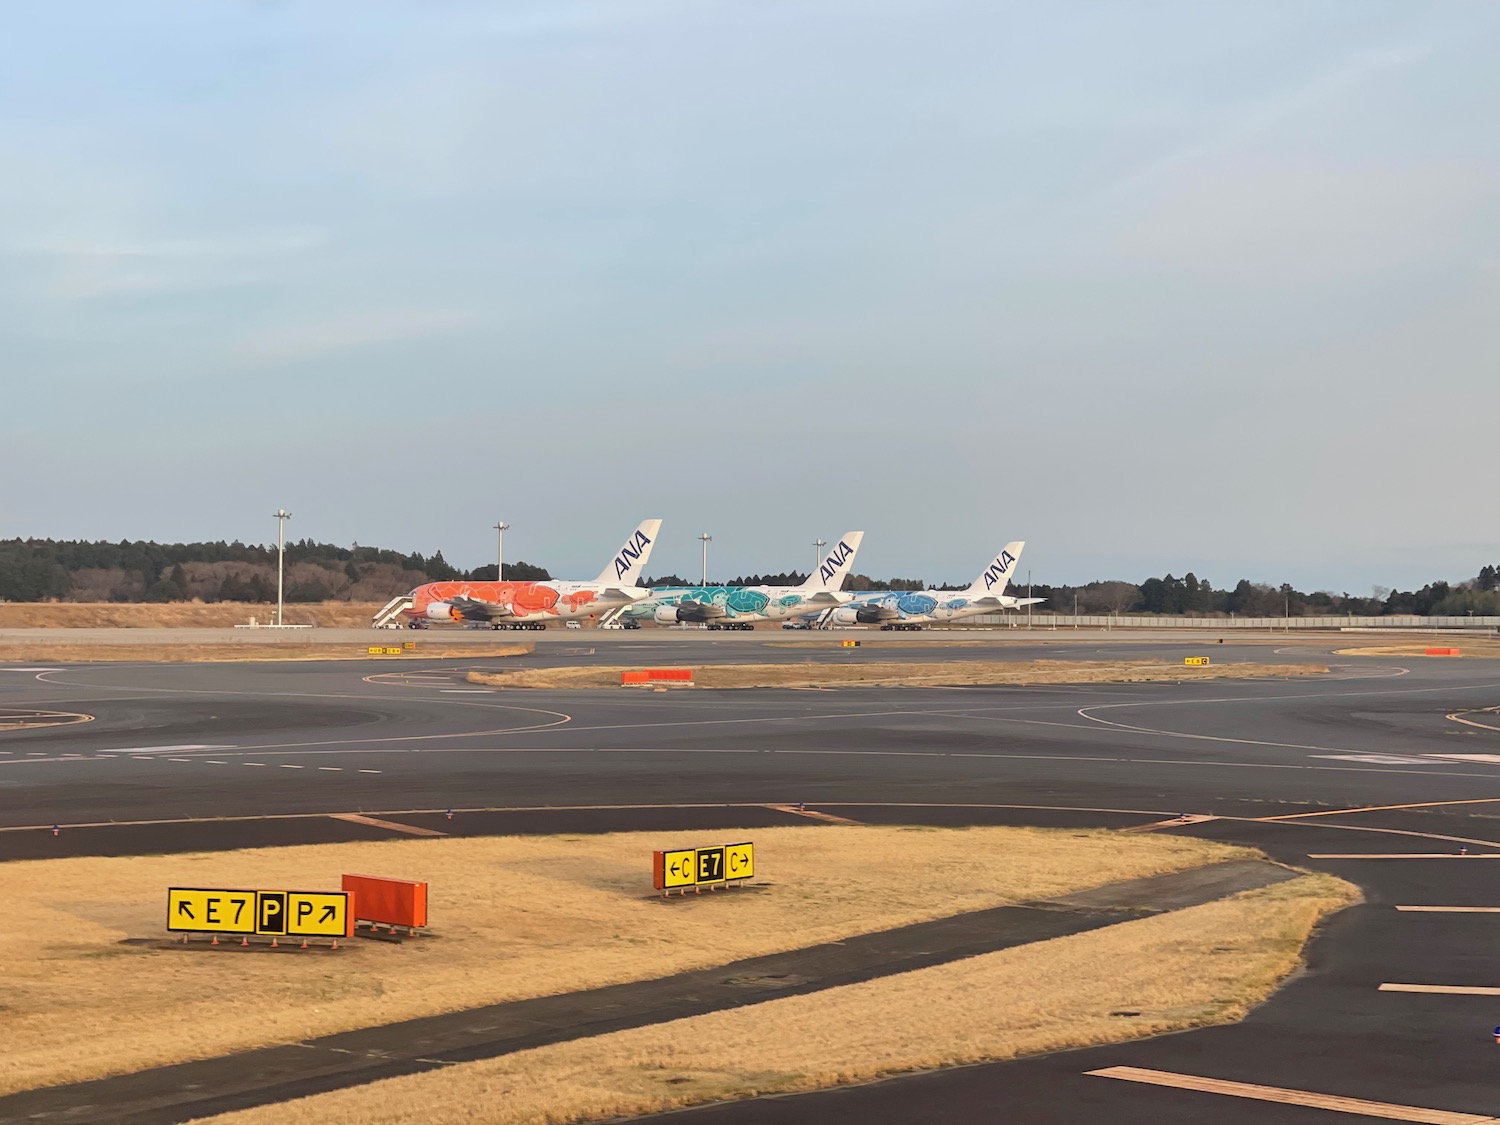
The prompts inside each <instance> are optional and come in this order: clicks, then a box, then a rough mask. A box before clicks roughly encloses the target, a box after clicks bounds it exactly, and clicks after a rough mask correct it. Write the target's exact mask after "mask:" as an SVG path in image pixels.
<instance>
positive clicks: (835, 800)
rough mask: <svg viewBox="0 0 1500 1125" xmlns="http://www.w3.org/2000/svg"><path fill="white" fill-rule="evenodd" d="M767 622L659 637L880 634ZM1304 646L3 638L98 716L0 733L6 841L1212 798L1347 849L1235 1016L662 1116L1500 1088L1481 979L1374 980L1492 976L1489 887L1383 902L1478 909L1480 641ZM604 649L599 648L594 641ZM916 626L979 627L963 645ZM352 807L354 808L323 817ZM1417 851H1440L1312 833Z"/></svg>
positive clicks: (1485, 739)
mask: <svg viewBox="0 0 1500 1125" xmlns="http://www.w3.org/2000/svg"><path fill="white" fill-rule="evenodd" d="M587 639H588V638H585V639H584V640H587ZM772 639H773V638H771V637H760V636H758V635H757V636H756V637H754V638H753V639H752V638H751V637H739V638H729V637H724V638H717V639H715V640H712V641H711V640H709V639H708V638H706V637H705V638H702V639H701V640H700V639H697V638H683V639H682V640H683V642H684V643H683V644H682V645H681V646H680V647H679V648H676V649H673V650H671V651H672V652H673V655H674V657H675V658H676V659H677V660H683V661H686V660H694V661H696V660H700V659H712V658H717V657H724V658H731V657H732V658H733V659H741V660H743V659H746V658H747V654H748V658H749V659H782V658H783V657H790V658H792V659H796V660H802V659H809V658H812V659H819V660H840V659H850V658H852V659H858V660H863V659H869V658H871V656H870V653H871V650H873V649H877V647H884V646H873V645H872V646H870V647H869V648H868V649H867V648H865V647H864V646H862V647H861V648H860V649H857V650H840V649H836V648H835V647H834V645H833V644H829V645H828V646H827V647H826V648H825V647H815V648H790V649H784V648H775V649H773V648H769V647H768V645H767V642H769V641H771V640H772ZM782 639H783V638H782V637H779V636H778V637H774V640H775V641H781V640H782ZM564 640H565V638H563V637H559V638H557V643H555V644H548V645H547V646H539V648H538V651H537V653H536V654H534V655H533V656H532V657H528V658H523V659H524V660H525V661H527V662H531V663H535V664H541V663H547V664H553V663H555V664H565V663H568V662H572V661H579V662H584V661H591V660H597V659H600V649H601V648H602V647H603V646H595V645H591V644H588V643H578V641H577V639H576V638H568V640H572V641H573V643H571V644H567V643H563V642H564ZM1110 641H1111V638H1097V639H1089V640H1088V642H1087V643H1088V644H1095V643H1097V648H1098V649H1099V650H1100V651H1099V653H1098V655H1099V656H1101V657H1103V656H1119V655H1132V654H1133V653H1135V652H1137V651H1140V652H1147V651H1149V653H1150V654H1151V655H1153V656H1165V657H1169V658H1176V657H1177V656H1178V655H1181V654H1196V653H1199V652H1203V651H1205V650H1207V648H1208V646H1206V645H1205V644H1204V642H1203V641H1202V640H1198V639H1196V638H1192V639H1185V640H1182V641H1175V640H1171V641H1164V640H1161V639H1157V640H1153V641H1139V640H1130V641H1127V642H1124V643H1122V644H1118V645H1116V644H1112V643H1110ZM726 642H729V643H726ZM835 643H836V642H835ZM1333 643H1340V644H1347V643H1348V641H1347V640H1342V641H1339V642H1333ZM1174 646H1177V647H1174ZM1004 647H1005V653H1006V655H1008V656H1011V657H1015V658H1028V657H1031V656H1041V657H1061V658H1068V657H1077V656H1080V655H1083V654H1084V652H1083V650H1084V649H1085V644H1084V639H1083V638H1080V639H1078V640H1077V641H1074V642H1072V643H1070V644H1067V645H1065V646H1054V645H1052V644H1050V643H1040V642H1037V641H1035V640H1033V641H1031V642H1030V643H1028V644H1024V645H1016V644H1006V645H1005V646H1004ZM1330 647H1331V644H1319V643H1298V644H1293V645H1290V646H1289V647H1288V650H1287V651H1286V652H1285V653H1282V654H1278V655H1276V656H1274V657H1273V656H1272V655H1271V653H1272V652H1273V651H1274V650H1275V649H1274V647H1268V645H1267V643H1266V642H1264V641H1262V642H1260V643H1234V641H1233V639H1231V643H1226V644H1224V645H1217V644H1214V645H1213V646H1212V648H1211V651H1210V654H1211V655H1212V656H1213V657H1214V659H1215V660H1216V661H1232V660H1244V659H1254V660H1263V661H1264V660H1271V659H1275V660H1277V661H1278V662H1280V661H1286V662H1297V661H1314V662H1319V663H1323V664H1327V665H1330V666H1331V667H1332V669H1333V670H1332V671H1331V673H1330V674H1328V675H1326V676H1308V677H1291V678H1287V679H1285V680H1274V681H1202V682H1185V683H1182V684H1174V683H1159V684H1133V685H1131V684H1094V685H1079V686H1066V685H1052V686H1038V687H1011V686H1007V687H970V688H952V689H938V688H899V689H869V688H850V689H842V690H836V691H790V690H777V691H756V692H743V691H739V692H735V691H701V690H698V689H692V690H679V691H670V692H665V693H656V692H645V693H642V692H637V691H628V690H623V689H620V690H615V691H607V692H564V691H556V692H553V691H524V692H523V691H489V690H484V689H476V688H474V686H473V685H469V684H467V683H466V682H465V681H464V680H463V678H462V675H460V674H455V673H454V671H453V668H454V665H455V664H456V665H458V666H460V667H468V666H470V665H471V664H475V665H478V664H483V665H486V666H504V667H515V666H518V665H517V664H515V663H513V662H510V661H505V662H501V661H474V662H465V661H458V662H453V663H452V664H442V663H436V662H424V661H422V660H420V659H414V660H410V661H408V660H406V659H405V658H402V659H401V660H400V661H397V662H390V663H387V662H379V661H368V662H365V661H354V662H341V663H336V664H335V663H318V664H314V663H308V664H233V665H226V664H217V665H120V664H112V665H109V664H93V665H71V666H66V667H61V666H55V665H54V666H50V668H51V670H45V668H46V667H49V666H43V665H35V666H33V665H19V666H13V667H11V668H0V708H11V709H16V710H23V709H24V710H31V711H44V710H46V711H60V712H78V713H83V714H88V715H92V716H94V718H93V720H92V721H91V722H87V723H82V724H76V725H71V726H58V727H46V728H38V729H33V730H12V731H5V732H0V858H11V859H14V858H24V857H30V856H41V855H68V854H89V853H96V854H97V853H104V854H109V853H118V854H128V853H131V852H136V851H146V850H150V851H175V850H186V849H196V848H202V847H221V848H227V847H236V846H242V845H245V844H251V843H253V844H262V843H277V842H294V841H302V840H333V839H369V838H386V837H389V836H390V835H391V833H393V832H398V831H401V830H402V828H403V826H404V827H407V828H412V827H415V828H419V829H426V830H429V831H441V832H445V833H450V834H463V833H468V832H494V831H591V830H605V829H610V828H620V827H648V828H668V827H688V826H701V827H705V828H707V827H729V826H745V827H753V826H756V825H761V824H774V823H794V822H799V821H803V820H804V818H806V817H809V816H811V817H819V816H823V817H827V816H836V817H843V818H847V819H851V820H857V821H861V822H867V823H885V822H919V823H1037V824H1100V825H1145V824H1150V823H1154V822H1157V821H1161V820H1163V819H1167V818H1174V817H1176V816H1177V815H1178V814H1190V816H1191V817H1193V818H1197V817H1199V816H1211V817H1214V818H1216V819H1212V820H1206V821H1201V822H1199V821H1197V820H1196V819H1193V820H1191V821H1189V822H1187V823H1185V824H1184V825H1183V826H1182V827H1180V828H1178V827H1173V828H1166V829H1162V830H1165V831H1181V832H1188V833H1193V834H1197V835H1202V836H1205V837H1212V838H1217V839H1226V840H1234V841H1239V842H1244V843H1249V844H1254V845H1255V846H1259V847H1262V848H1264V849H1265V850H1267V851H1268V852H1269V853H1271V854H1272V855H1273V856H1275V857H1277V858H1279V859H1282V860H1285V861H1288V862H1295V863H1297V864H1299V865H1301V866H1308V867H1315V868H1321V869H1326V870H1330V871H1333V872H1334V873H1336V874H1339V875H1341V876H1344V877H1346V878H1350V879H1352V880H1354V881H1356V882H1358V883H1359V884H1360V885H1361V886H1362V887H1363V888H1364V889H1365V891H1366V894H1367V896H1368V899H1369V901H1368V902H1367V903H1366V904H1365V905H1364V906H1361V907H1357V908H1354V909H1352V910H1349V911H1347V912H1345V913H1344V914H1342V915H1340V916H1339V918H1338V919H1336V920H1335V922H1334V923H1333V924H1332V925H1331V926H1330V927H1329V928H1328V929H1327V931H1326V932H1324V933H1323V934H1322V935H1321V936H1320V937H1319V938H1318V939H1317V940H1316V941H1315V943H1314V945H1313V947H1312V950H1311V966H1310V971H1309V972H1307V973H1305V974H1303V975H1302V976H1300V977H1299V978H1297V979H1296V980H1295V981H1293V982H1292V983H1291V984H1290V985H1289V986H1288V987H1287V988H1285V989H1283V990H1282V992H1280V993H1279V994H1278V995H1277V996H1276V997H1275V998H1274V999H1273V1000H1272V1001H1271V1002H1270V1003H1269V1004H1267V1005H1266V1006H1264V1007H1263V1008H1261V1009H1260V1010H1258V1011H1257V1012H1255V1013H1253V1014H1252V1015H1251V1017H1250V1018H1249V1019H1248V1020H1246V1021H1245V1022H1243V1023H1241V1024H1238V1025H1235V1026H1233V1027H1228V1028H1217V1029H1208V1030H1205V1031H1200V1032H1192V1033H1186V1034H1182V1035H1175V1036H1169V1037H1165V1038H1162V1039H1158V1040H1150V1041H1146V1042H1141V1043H1134V1044H1127V1045H1123V1046H1119V1047H1112V1048H1098V1049H1095V1050H1090V1051H1075V1052H1065V1053H1060V1054H1056V1055H1051V1056H1047V1057H1044V1058H1038V1059H1030V1060H1023V1061H1020V1062H1015V1063H1005V1064H992V1065H987V1066H981V1067H970V1068H964V1069H962V1070H956V1071H951V1072H941V1073H937V1074H932V1075H921V1076H913V1077H909V1078H901V1079H894V1080H891V1081H889V1082H885V1083H880V1084H878V1085H872V1086H864V1087H856V1088H851V1089H848V1090H840V1091H832V1092H828V1093H823V1094H816V1095H805V1096H801V1097H786V1098H775V1099H765V1100H762V1101H756V1102H750V1103H740V1104H734V1105H728V1106H723V1107H708V1108H705V1109H701V1110H695V1111H690V1112H685V1113H681V1114H677V1115H673V1116H674V1117H686V1118H701V1119H702V1120H704V1121H715V1122H717V1121H720V1120H723V1121H744V1122H750V1121H754V1122H766V1121H775V1122H781V1121H786V1122H793V1121H796V1122H802V1121H808V1122H810V1121H829V1120H851V1119H867V1120H870V1121H877V1122H887V1121H889V1122H897V1121H902V1122H905V1121H953V1120H977V1119H991V1120H1015V1121H1026V1122H1054V1121H1055V1122H1074V1121H1079V1120H1092V1119H1107V1120H1110V1121H1112V1122H1137V1121H1139V1122H1146V1121H1151V1122H1160V1121H1163V1120H1167V1121H1184V1122H1187V1121H1201V1120H1204V1119H1207V1118H1210V1117H1212V1118H1213V1119H1216V1120H1221V1121H1225V1122H1240V1121H1246V1122H1249V1121H1256V1122H1261V1121H1272V1120H1274V1121H1278V1122H1281V1121H1286V1122H1292V1123H1296V1122H1300V1121H1304V1120H1305V1121H1309V1122H1315V1121H1324V1122H1338V1121H1344V1120H1347V1121H1359V1120H1369V1119H1370V1118H1369V1116H1368V1115H1364V1116H1361V1115H1359V1114H1356V1113H1353V1112H1348V1111H1346V1109H1336V1108H1311V1106H1310V1105H1307V1104H1288V1103H1285V1102H1276V1103H1274V1104H1272V1103H1267V1102H1265V1101H1259V1100H1254V1099H1252V1098H1247V1097H1245V1096H1233V1095H1231V1094H1229V1093H1225V1092H1222V1091H1221V1090H1219V1089H1217V1088H1215V1089H1213V1090H1206V1089H1202V1088H1198V1089H1191V1090H1189V1089H1179V1088H1173V1087H1170V1086H1161V1085H1152V1084H1144V1083H1141V1082H1139V1081H1134V1080H1119V1079H1112V1078H1106V1077H1097V1076H1093V1075H1090V1074H1088V1073H1087V1072H1088V1071H1090V1070H1097V1069H1101V1068H1108V1067H1115V1066H1132V1067H1138V1068H1143V1069H1145V1070H1151V1071H1158V1072H1166V1073H1168V1074H1175V1075H1186V1076H1189V1077H1190V1078H1193V1079H1195V1080H1202V1079H1216V1080H1219V1081H1220V1082H1230V1083H1250V1084H1260V1085H1266V1086H1273V1087H1277V1088H1283V1089H1285V1090H1290V1091H1293V1092H1294V1093H1299V1096H1300V1093H1302V1092H1306V1093H1312V1094H1320V1095H1326V1096H1334V1097H1342V1098H1355V1099H1366V1100H1371V1101H1378V1102H1384V1103H1393V1104H1395V1105H1398V1106H1406V1107H1415V1109H1414V1111H1413V1112H1415V1110H1441V1111H1447V1112H1449V1113H1450V1114H1460V1113H1466V1114H1481V1115H1485V1116H1500V1095H1497V1094H1496V1093H1495V1090H1496V1087H1495V1085H1494V1083H1493V1080H1492V1078H1491V1075H1492V1072H1493V1068H1494V1066H1495V1065H1496V1063H1497V1062H1500V1047H1497V1046H1496V1045H1495V1042H1494V1039H1493V1037H1492V1036H1491V1034H1490V1032H1491V1030H1492V1029H1493V1028H1494V1027H1495V1026H1497V1025H1500V995H1464V994H1455V993H1425V992H1423V993H1410V992H1393V991H1389V990H1387V991H1381V990H1380V988H1379V986H1380V985H1381V984H1384V983H1391V982H1398V983H1399V982H1406V983H1408V984H1415V985H1417V986H1419V987H1426V986H1430V985H1441V986H1448V987H1459V988H1467V987H1471V986H1478V987H1500V967H1497V966H1495V964H1494V961H1495V958H1494V949H1495V948H1496V938H1497V937H1500V913H1497V914H1486V913H1456V912H1453V913H1449V912H1444V913H1428V912H1410V911H1397V910H1396V909H1395V907H1396V906H1397V905H1429V906H1463V907H1474V906H1500V859H1495V860H1486V859H1485V858H1483V857H1484V856H1497V857H1500V821H1497V820H1496V817H1497V816H1500V717H1497V716H1496V715H1495V714H1493V713H1490V712H1487V711H1486V710H1485V709H1486V708H1490V707H1494V706H1496V705H1497V704H1500V663H1497V662H1494V661H1490V660H1483V659H1460V660H1441V659H1421V658H1415V659H1407V658H1358V657H1341V656H1334V655H1330V654H1329V649H1330ZM700 648H701V649H702V651H704V652H708V651H710V650H711V652H712V655H711V656H701V655H698V651H699V650H700ZM1059 649H1062V650H1063V651H1058V650H1059ZM757 650H763V651H757ZM627 651H628V649H627V648H626V646H625V645H624V644H623V643H619V644H615V645H612V646H611V647H610V650H609V653H608V654H607V660H606V662H608V663H621V662H624V661H622V660H621V657H623V656H624V655H625V653H626V652H627ZM657 651H659V650H657V649H656V648H655V647H654V646H653V649H652V650H651V652H652V654H655V653H656V652H657ZM895 651H897V650H894V649H893V650H891V652H890V653H889V654H884V655H885V658H887V659H889V658H890V656H891V655H893V654H894V652H895ZM917 651H919V652H920V653H921V654H922V655H923V656H927V657H928V658H930V659H951V658H954V657H955V656H956V655H960V654H962V655H966V656H974V657H984V656H988V655H993V652H992V650H991V649H990V647H989V646H984V645H980V646H975V647H973V648H966V649H949V650H948V651H947V652H942V651H941V650H940V649H939V648H938V647H931V646H929V645H923V646H922V648H921V649H919V650H917ZM851 653H852V657H851ZM929 654H930V655H929ZM907 655H908V654H907V653H902V658H903V659H904V658H907ZM911 655H912V656H913V657H915V656H916V653H912V654H911ZM1460 720H1464V721H1460ZM798 802H804V803H805V804H806V806H807V807H806V809H805V810H803V811H798V810H797V808H796V804H797V803H798ZM449 810H452V811H453V816H452V818H451V819H449V817H448V815H447V814H448V811H449ZM349 814H355V815H357V816H358V815H363V816H364V817H365V818H366V819H365V820H363V821H358V820H354V821H351V820H347V819H341V818H342V817H347V816H348V815H349ZM237 818H243V819H237ZM1276 818H1295V819H1276ZM371 821H374V822H375V823H370V822H371ZM54 824H56V825H59V826H61V827H60V829H59V832H58V835H57V836H53V835H52V831H51V826H52V825H54ZM1460 849H1466V850H1467V851H1468V852H1469V854H1468V855H1467V856H1460V855H1459V854H1458V853H1459V851H1460ZM1413 853H1418V854H1424V855H1425V854H1431V855H1433V856H1434V857H1435V858H1407V859H1399V858H1398V859H1323V858H1309V857H1310V856H1327V855H1356V856H1361V855H1409V854H1413ZM1200 1085H1201V1083H1200ZM1242 1093H1243V1092H1242V1091H1241V1094H1242ZM1329 1104H1337V1105H1344V1104H1345V1103H1329ZM1387 1119H1389V1117H1388V1118H1387ZM1395 1119H1397V1120H1401V1119H1406V1120H1436V1121H1445V1122H1446V1121H1452V1122H1454V1123H1457V1122H1459V1121H1461V1120H1463V1119H1462V1118H1460V1117H1457V1116H1453V1117H1450V1118H1442V1117H1434V1116H1428V1117H1421V1116H1408V1117H1406V1118H1401V1117H1396V1118H1395Z"/></svg>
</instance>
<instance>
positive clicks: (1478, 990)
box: [1376, 984, 1500, 996]
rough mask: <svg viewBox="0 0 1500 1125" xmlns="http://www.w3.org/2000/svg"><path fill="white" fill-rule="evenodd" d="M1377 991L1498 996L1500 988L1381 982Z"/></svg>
mask: <svg viewBox="0 0 1500 1125" xmlns="http://www.w3.org/2000/svg"><path fill="white" fill-rule="evenodd" d="M1376 991H1378V992H1418V993H1423V994H1427V995H1433V996H1500V988H1495V987H1493V986H1492V985H1484V984H1472V985H1471V984H1382V985H1381V986H1380V987H1379V988H1378V989H1377V990H1376Z"/></svg>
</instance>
